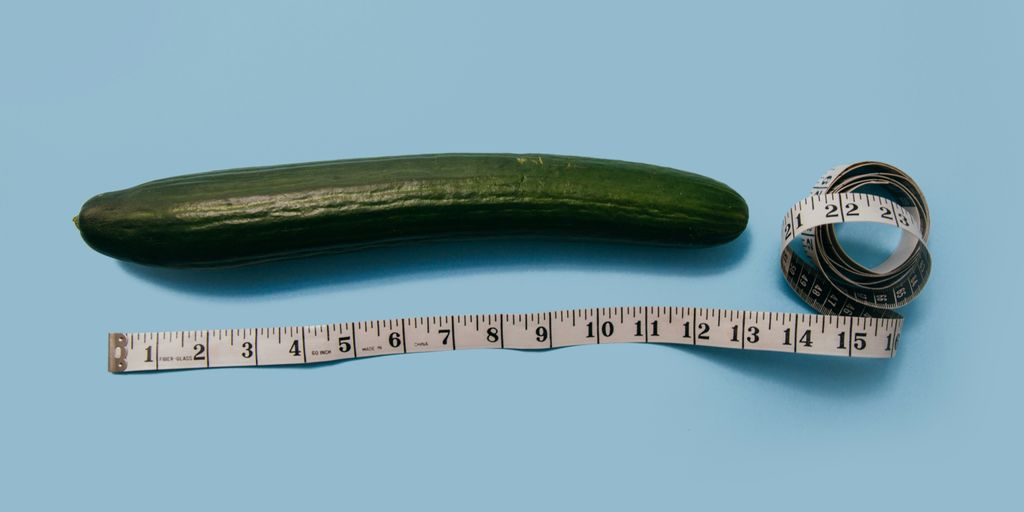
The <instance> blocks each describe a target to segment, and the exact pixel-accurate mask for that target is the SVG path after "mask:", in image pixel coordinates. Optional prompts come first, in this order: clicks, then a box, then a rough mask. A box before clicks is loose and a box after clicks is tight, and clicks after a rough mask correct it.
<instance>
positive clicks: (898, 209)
mask: <svg viewBox="0 0 1024 512" xmlns="http://www.w3.org/2000/svg"><path fill="white" fill-rule="evenodd" d="M868 189H870V190H872V191H878V192H879V193H881V194H882V195H874V194H869V193H864V192H863V191H865V190H868ZM858 190H861V191H862V192H857V191H858ZM883 196H887V197H883ZM844 222H876V223H882V224H889V225H893V226H896V227H898V228H900V229H901V230H902V237H901V240H900V243H899V245H898V246H897V248H896V250H895V251H894V252H893V254H892V255H891V256H890V257H889V258H888V259H887V260H886V261H884V262H883V263H882V264H880V265H878V266H877V267H874V268H866V267H864V266H861V265H860V264H858V263H857V262H855V261H854V260H853V258H851V257H849V256H848V255H847V254H846V253H845V252H844V251H843V249H842V247H841V246H840V245H839V242H838V240H837V239H836V233H835V225H836V224H839V223H844ZM928 224H929V217H928V206H927V204H926V203H925V199H924V195H923V194H922V193H921V190H920V189H919V188H918V186H917V184H915V183H914V181H913V180H912V179H911V178H910V177H909V176H907V175H906V174H905V173H904V172H903V171H900V170H899V169H897V168H895V167H893V166H891V165H888V164H884V163H881V162H859V163H856V164H851V165H844V166H839V167H836V168H834V169H832V170H831V171H829V172H827V173H826V174H825V175H824V176H822V178H821V179H820V180H819V181H818V183H817V184H816V185H815V186H814V188H813V190H812V194H811V195H810V196H808V197H807V198H805V199H804V200H802V201H800V202H799V203H797V204H796V205H794V206H793V207H792V208H790V209H789V211H788V212H787V213H786V217H785V219H784V221H783V225H782V250H781V264H782V272H783V274H784V275H785V279H786V281H787V282H788V283H789V285H790V286H791V287H792V288H793V290H794V291H795V292H796V293H797V295H799V296H800V297H801V298H802V299H803V300H804V301H805V302H807V304H808V305H810V306H811V307H812V308H814V309H815V310H816V311H818V312H819V313H821V314H799V313H766V312H754V311H738V310H728V309H708V308H689V307H651V306H633V307H629V306H627V307H610V308H594V309H575V310H564V311H550V312H544V313H529V314H488V315H461V316H434V317H425V318H401V319H392V320H377V321H366V322H348V323H338V324H325V325H313V326H305V327H271V328H262V329H222V330H205V331H178V332H139V333H120V332H115V333H110V335H109V337H108V349H109V357H108V369H109V370H110V371H111V372H114V373H122V372H136V371H152V370H180V369H189V368H214V367H225V366H266V365H282V364H311V363H322V362H327V361H336V360H342V359H353V358H360V357H368V356H380V355H387V354H404V353H408V352H431V351H443V350H456V349H473V348H511V349H548V348H558V347H567V346H573V345H586V344H599V343H668V344H683V345H703V346H710V347H721V348H732V349H741V350H766V351H781V352H793V353H797V354H819V355H831V356H842V357H872V358H888V357H892V356H893V354H894V353H895V352H896V348H897V345H898V342H899V337H900V329H901V327H902V325H903V318H902V317H900V316H899V315H898V314H897V313H895V311H894V309H896V308H898V307H901V306H903V305H905V304H907V303H908V302H910V301H911V300H913V299H914V298H915V297H916V296H917V295H918V294H919V293H920V292H921V289H922V288H923V287H924V285H925V282H926V281H927V280H928V273H929V270H930V269H931V260H930V259H929V256H928V250H927V247H926V246H925V242H926V241H927V239H928ZM797 239H800V240H801V241H802V245H803V250H804V252H805V254H806V259H804V258H803V257H801V256H800V255H799V254H798V253H797V251H796V249H794V246H796V245H797V244H796V241H797Z"/></svg>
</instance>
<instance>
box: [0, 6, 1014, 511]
mask: <svg viewBox="0 0 1024 512" xmlns="http://www.w3.org/2000/svg"><path fill="white" fill-rule="evenodd" d="M205 4H206V3H194V4H192V5H186V4H184V3H181V2H175V3H167V4H166V5H156V4H146V3H142V2H124V3H106V2H68V3H50V2H38V3H28V2H26V3H24V4H22V5H20V6H15V5H6V4H5V6H4V7H3V8H0V63H2V78H0V148H2V150H0V180H2V182H0V183H2V186H0V223H2V224H0V225H2V231H3V240H4V242H3V249H4V250H3V251H2V252H0V262H2V265H0V269H2V272H3V277H2V283H3V284H2V290H3V295H2V300H3V311H4V315H3V317H4V326H3V333H4V335H3V343H4V346H3V349H4V357H3V358H2V363H0V365H2V371H0V379H2V380H0V382H2V389H3V391H2V393H3V406H4V419H3V421H2V423H0V431H2V435H0V440H2V441H0V443H2V444H0V453H2V455H0V457H2V460H3V463H2V464H0V489H2V492H0V499H2V500H3V503H4V505H6V506H4V507H3V508H5V509H10V510H21V509H24V508H26V507H28V506H31V507H32V508H41V509H43V508H49V509H60V508H64V509H66V508H82V507H84V506H87V505H97V506H102V507H103V508H104V509H118V508H128V507H133V508H136V507H137V506H144V507H145V508H146V509H148V510H181V509H183V508H186V507H187V508H195V507H198V508H215V507H217V508H221V509H225V508H231V509H238V510H257V509H274V508H281V507H286V506H289V505H291V504H297V505H302V506H306V507H312V506H323V507H326V506H334V507H345V508H348V509H352V510H362V509H366V508H371V507H373V506H376V507H380V508H391V507H404V508H416V509H428V508H438V509H444V510H480V509H487V508H490V509H507V510H523V509H534V508H558V509H572V510H601V509H605V510H623V509H633V508H645V509H652V508H653V509H669V508H671V509H680V508H683V507H686V506H691V505H692V506H697V507H699V508H701V509H706V508H709V507H715V508H719V507H721V508H739V507H740V506H744V507H753V508H754V509H755V510H767V509H776V508H778V509H783V510H793V509H809V508H819V507H822V506H827V507H828V508H830V509H850V510H856V509H863V508H864V507H867V506H872V507H877V506H885V507H892V508H895V507H897V506H910V507H913V508H915V509H921V508H925V507H930V506H950V507H966V506H968V505H974V506H981V505H988V506H989V508H991V507H992V506H995V505H998V504H1003V505H1007V504H1008V503H1010V500H1013V501H1017V502H1019V496H1018V492H1017V490H1016V489H1017V487H1018V483H1017V480H1019V475H1020V470H1019V468H1020V459H1021V455H1022V449H1021V448H1022V446H1021V428H1022V426H1024V425H1022V421H1021V420H1022V415H1021V408H1020V404H1021V400H1020V392H1021V384H1022V379H1021V373H1022V372H1021V370H1020V361H1021V358H1022V356H1024V350H1022V348H1021V347H1022V344H1021V335H1020V328H1019V322H1017V321H1016V320H1015V318H1016V317H1017V316H1019V312H1018V311H1017V309H1019V308H1017V307H1013V308H1012V309H1011V306H1019V297H1018V295H1017V289H1019V287H1020V285H1021V284H1022V283H1021V279H1020V277H1021V273H1020V271H1019V268H1020V260H1019V257H1018V256H1017V254H1019V253H1017V250H1018V249H1019V248H1020V241H1019V227H1009V226H1011V225H1012V226H1019V224H1018V223H1012V224H1011V223H1009V222H1007V221H1006V220H1005V217H1006V216H1009V215H1012V214H1016V213H1019V209H1017V208H1011V205H1013V204H1015V203H1016V201H1014V200H1013V196H1012V195H1011V194H1018V193H1019V191H1020V188H1021V187H1020V185H1021V178H1020V171H1021V169H1020V162H1021V161H1022V160H1021V147H1022V146H1021V142H1022V140H1024V139H1022V135H1024V133H1022V129H1021V124H1020V119H1021V118H1022V114H1024V109H1022V100H1021V93H1020V91H1021V90H1024V83H1022V71H1021V66H1020V64H1021V62H1022V59H1024V38H1022V36H1021V27H1022V26H1024V25H1022V23H1024V12H1022V9H1021V8H1020V7H1019V5H1020V4H1019V3H1018V4H1016V5H1015V4H1013V3H1011V2H992V3H982V2H971V3H961V4H960V5H945V4H943V3H939V2H921V3H905V2H864V1H861V2H847V3H846V4H844V5H832V6H824V5H819V3H817V2H801V3H779V2H767V3H760V2H747V3H726V2H707V3H704V4H702V5H694V6H685V7H684V6H676V5H674V4H673V3H670V2H666V3H663V4H646V3H643V4H642V5H641V4H640V3H638V2H628V3H626V2H623V3H622V5H619V6H614V7H612V6H605V5H600V6H599V5H594V4H592V3H589V2H578V3H559V4H558V5H551V3H550V2H523V1H517V2H508V3H506V5H502V6H496V5H487V6H485V5H477V4H476V3H471V2H466V3H464V4H455V3H447V2H423V3H422V4H421V3H414V2H409V3H390V2H389V3H385V2H359V3H358V4H357V5H342V4H341V3H319V4H318V3H306V2H301V3H300V2H296V3H295V4H296V5H288V6H285V5H283V4H284V3H283V2H282V3H281V4H282V5H278V6H269V5H257V4H254V3H249V2H241V3H223V2H221V3H217V4H216V5H205ZM211 4H212V3H211ZM444 151H515V152H519V151H523V152H526V151H529V152H552V153H564V154H579V155H590V156H597V157H609V158H619V159H625V160H636V161H643V162H649V163H656V164H663V165H668V166H673V167H678V168H683V169H689V170H694V171H698V172H702V173H705V174H708V175H710V176H713V177H715V178H718V179H720V180H722V181H724V182H726V183H729V184H731V185H733V186H734V187H735V188H736V189H737V190H738V191H739V192H741V193H742V194H743V195H744V196H745V197H746V198H747V199H748V202H749V205H750V211H751V222H750V225H749V229H748V231H747V233H746V235H744V237H743V238H742V239H741V240H739V241H738V242H736V243H735V244H733V245H730V246H727V247H723V248H719V249H715V250H711V251H706V252H687V251H677V250H666V249H638V248H622V247H616V246H600V245H585V244H551V243H511V242H494V243H465V244H456V245H435V246H428V247H425V248H422V249H421V250H419V252H417V254H415V255H413V254H409V253H408V252H406V251H405V250H402V249H394V250H391V249H389V250H381V251H377V252H373V253H364V254H353V255H348V256H342V257H330V258H321V259H317V260H311V261H304V262H300V263H287V264H277V265H272V266H267V267H261V268H259V269H258V270H242V271H224V272H212V273H207V274H195V273H177V272H161V271H152V270H145V269H140V268H137V267H133V266H128V265H123V264H120V263H118V262H116V261H114V260H111V259H108V258H106V257H103V256H101V255H99V254H97V253H94V252H92V251H91V250H90V249H89V248H87V247H86V246H85V244H84V243H82V241H81V240H80V238H79V236H78V234H77V233H76V231H75V228H74V226H73V225H72V223H71V217H72V215H74V214H75V213H76V212H77V210H78V208H79V205H81V203H82V202H84V201H85V200H86V199H87V198H89V197H90V196H91V195H93V194H96V193H99V192H102V191H107V190H113V189H118V188H123V187H126V186H131V185H134V184H137V183H139V182H142V181H146V180H150V179H155V178H160V177H166V176H171V175H175V174H179V173H183V172H188V171H201V170H209V169H216V168H225V167H235V166H244V165H256V164H270V163H287V162H296V161H306V160H318V159H330V158H345V157H358V156H371V155H391V154H408V153H423V152H444ZM861 159H877V160H882V161H886V162H891V163H893V164H895V165H898V166H900V167H902V168H904V169H905V170H907V171H908V172H910V173H911V174H912V175H913V176H914V177H915V178H916V179H917V180H918V182H919V183H920V184H921V186H922V187H923V189H924V190H925V193H926V194H927V197H928V200H929V202H930V205H931V208H932V213H933V216H934V227H933V231H932V240H931V245H930V246H931V249H932V251H933V256H934V261H935V266H934V271H933V274H932V281H931V282H930V283H929V285H928V287H927V289H926V290H925V292H924V294H923V296H922V297H921V299H920V300H919V301H918V302H916V303H914V304H913V305H912V306H910V307H909V308H908V309H907V311H906V314H907V316H908V321H907V325H906V329H905V333H904V338H903V345H902V351H901V353H900V354H899V356H898V357H897V358H896V359H895V360H893V361H889V362H885V361H882V362H878V361H846V360H831V359H823V358H815V357H793V356H791V355H785V354H782V355H772V354H759V353H736V352H731V351H719V350H712V349H703V350H701V349H692V348H686V347H684V348H671V347H662V346H592V347H580V348H572V349H566V350H559V351H553V352H545V353H518V352H512V351H508V352H504V351H469V352H465V353H438V354H421V355H407V356H398V357H385V358H377V359H369V360H364V361H356V362H351V363H344V364H334V365H326V366H318V367H314V368H305V369H301V368H275V369H256V370H251V369H224V370H215V371H213V370H211V371H197V372H172V373H168V374H155V375H154V374H150V375H135V376H114V375H110V374H108V373H107V372H106V367H105V357H106V345H105V343H106V337H105V335H106V333H107V331H109V330H115V329H118V330H162V329H168V330H170V329H192V328H212V327H242V326H259V325H274V324H307V323H320V322H328V321H345V320H365V319H377V318H386V317H390V316H406V315H432V314H452V313H472V312H498V311H510V312H511V311H540V310H546V309H554V308H570V307H584V306H604V305H620V304H621V305H629V304H665V305H702V306H717V307H731V308H750V309H763V310H782V311H805V309H804V307H803V305H802V304H801V303H799V302H798V299H796V298H795V297H794V296H793V295H792V294H791V293H790V292H789V291H788V290H787V289H786V287H785V284H784V283H783V281H782V280H781V278H780V275H779V273H778V270H777V268H776V267H777V250H778V248H777V241H776V233H777V231H778V225H779V219H780V217H781V215H782V213H783V212H784V211H785V209H786V208H788V207H789V206H790V205H791V204H792V203H793V202H795V201H796V200H798V199H800V198H801V197H802V196H803V194H804V193H805V191H806V189H807V188H808V187H809V186H810V184H811V183H812V182H813V180H814V179H815V178H816V177H817V176H818V174H819V173H820V172H822V171H823V170H825V169H826V168H828V167H831V166H833V165H835V164H838V163H844V162H850V161H856V160H861ZM1007 235H1008V236H1007ZM985 236H991V237H993V238H991V239H988V240H985V239H984V238H983V237H985ZM997 236H1007V238H1009V240H1003V239H999V238H995V237H997ZM1008 269H1013V270H1008ZM1015 287H1016V288H1015Z"/></svg>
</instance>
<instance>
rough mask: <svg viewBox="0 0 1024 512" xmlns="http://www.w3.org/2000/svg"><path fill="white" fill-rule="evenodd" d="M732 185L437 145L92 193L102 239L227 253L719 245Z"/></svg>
mask: <svg viewBox="0 0 1024 512" xmlns="http://www.w3.org/2000/svg"><path fill="white" fill-rule="evenodd" d="M747 215H748V212H747V205H746V203H745V202H744V200H743V198H742V197H741V196H740V195H739V194H737V193H736V192H735V191H733V190H732V189H731V188H729V187H728V186H726V185H724V184H722V183H719V182H717V181H715V180H713V179H710V178H707V177H704V176H701V175H698V174H694V173H689V172H685V171H678V170H675V169H670V168H667V167H659V166H654V165H647V164H640V163H632V162H623V161H617V160H604V159H596V158H585V157H574V156H560V155H548V154H472V153H469V154H455V153H453V154H436V155H413V156H398V157H383V158H364V159H353V160H335V161H326V162H310V163H302V164H293V165H277V166H268V167H250V168H242V169H229V170H224V171H214V172H206V173H199V174H189V175H184V176H178V177H174V178H167V179H162V180H156V181H151V182H148V183H144V184H141V185H138V186H135V187H132V188H128V189H124V190H119V191H116V192H109V193H105V194H100V195H97V196H95V197H93V198H91V199H89V200H88V201H87V202H86V203H85V204H84V205H83V206H82V210H81V212H80V213H79V215H78V217H77V220H76V224H77V225H78V227H79V230H80V232H81V235H82V238H83V239H84V240H85V242H86V243H87V244H88V245H89V246H90V247H92V248H93V249H95V250H97V251H99V252H101V253H103V254H106V255H108V256H111V257H114V258H118V259H121V260H125V261H131V262H135V263H140V264H144V265H154V266H166V267H224V266H236V265H244V264H250V263H259V262H263V261H270V260H277V259H285V258H293V257H299V256H303V255H310V254H319V253H332V252H344V251H351V250H359V249H364V248H370V247H374V246H383V245H391V244H395V243H404V242H411V241H416V240H430V239H460V238H475V237H516V236H530V237H558V238H568V239H582V240H608V241H618V242H630V243H641V244H655V245H673V246H691V247H694V246H709V245H715V244H720V243H724V242H727V241H729V240H732V239H734V238H736V237H737V236H739V234H740V233H742V232H743V230H744V229H745V228H746V225H747Z"/></svg>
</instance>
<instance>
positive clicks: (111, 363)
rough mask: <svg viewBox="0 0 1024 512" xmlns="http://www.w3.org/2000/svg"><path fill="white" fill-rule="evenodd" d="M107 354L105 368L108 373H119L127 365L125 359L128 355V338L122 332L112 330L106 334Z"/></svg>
mask: <svg viewBox="0 0 1024 512" xmlns="http://www.w3.org/2000/svg"><path fill="white" fill-rule="evenodd" d="M107 342H108V347H109V349H108V352H107V354H108V356H107V370H108V371H109V372H110V373H121V372H123V371H125V369H126V368H127V367H128V364H127V362H126V361H125V359H126V358H127V357H128V338H127V337H125V335H124V333H120V332H112V333H110V334H109V335H108V336H107Z"/></svg>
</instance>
